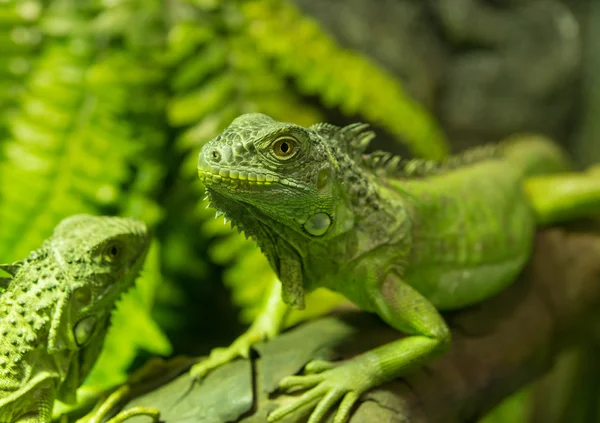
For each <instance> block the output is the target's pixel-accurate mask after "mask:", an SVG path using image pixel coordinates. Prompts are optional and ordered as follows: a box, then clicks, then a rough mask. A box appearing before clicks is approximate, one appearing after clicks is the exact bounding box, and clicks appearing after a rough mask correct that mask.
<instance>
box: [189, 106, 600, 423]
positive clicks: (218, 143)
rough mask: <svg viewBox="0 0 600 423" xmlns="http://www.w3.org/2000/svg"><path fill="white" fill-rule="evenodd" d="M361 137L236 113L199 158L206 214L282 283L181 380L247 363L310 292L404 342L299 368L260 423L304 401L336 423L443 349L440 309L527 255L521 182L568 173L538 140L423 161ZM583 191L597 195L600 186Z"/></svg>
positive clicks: (506, 279)
mask: <svg viewBox="0 0 600 423" xmlns="http://www.w3.org/2000/svg"><path fill="white" fill-rule="evenodd" d="M373 137H374V135H373V133H372V132H370V131H366V125H364V124H352V125H349V126H346V127H344V128H340V127H336V126H333V125H330V124H317V125H314V126H311V127H310V128H303V127H300V126H297V125H294V124H289V123H281V122H277V121H275V120H273V119H271V118H270V117H268V116H265V115H261V114H248V115H243V116H241V117H239V118H237V119H235V120H234V121H233V123H232V124H231V125H230V126H229V127H228V128H227V129H226V130H225V131H224V132H223V133H222V134H221V135H219V136H217V137H216V138H215V139H213V140H211V141H210V142H208V143H207V144H206V145H205V146H204V147H203V148H202V150H201V152H200V155H199V159H198V172H199V175H200V179H201V180H202V181H203V182H204V184H205V185H206V188H207V193H208V197H209V199H210V201H211V203H212V205H213V206H214V207H215V208H216V209H217V210H219V212H221V213H224V214H225V217H226V218H227V219H230V220H232V222H233V223H234V224H236V225H237V226H238V227H239V228H240V229H242V230H243V231H244V232H245V233H246V234H247V235H251V236H253V237H254V238H255V239H256V240H257V242H258V245H259V246H260V247H261V249H262V251H263V252H264V253H265V254H266V256H267V258H268V260H269V262H270V264H271V266H272V267H273V269H274V270H275V272H276V273H277V275H278V276H279V279H280V280H281V288H278V287H277V286H276V287H274V288H273V289H272V292H271V296H270V297H269V300H268V302H267V303H266V304H267V305H266V308H265V309H264V310H263V311H262V313H261V314H260V315H259V317H258V318H257V319H256V321H255V322H254V324H253V325H252V326H251V327H250V329H249V330H248V332H247V333H246V334H244V335H242V336H241V337H240V338H238V340H236V341H235V342H234V344H232V346H231V347H229V348H228V349H220V350H216V351H214V352H213V353H212V354H211V357H210V358H209V359H208V360H206V361H204V362H201V363H198V364H196V365H195V366H194V367H193V368H192V372H191V373H192V375H193V376H195V377H202V376H203V375H205V374H206V373H207V372H208V371H210V370H211V369H212V368H214V367H216V366H219V365H221V364H223V363H224V362H226V361H228V360H231V359H233V358H235V357H236V356H240V355H242V356H247V355H248V352H249V349H250V346H251V345H252V344H253V343H256V342H258V341H259V340H261V339H263V338H270V337H273V336H274V335H275V334H277V333H278V331H279V330H280V328H281V324H282V321H283V319H284V317H285V315H286V312H287V311H288V310H289V307H290V306H291V307H295V308H302V307H303V306H304V294H305V292H307V291H311V290H313V289H315V288H317V287H326V288H329V289H331V290H334V291H337V292H340V293H342V294H343V295H344V296H345V297H347V298H348V299H350V300H351V301H352V302H354V303H355V304H356V305H358V306H359V307H361V308H362V309H364V310H366V311H370V312H374V313H377V314H378V315H379V316H380V317H381V318H382V319H383V320H384V321H386V322H387V323H388V324H389V325H391V326H392V327H394V328H396V329H398V330H399V331H401V332H403V333H405V334H408V336H406V337H404V338H401V339H399V340H397V341H394V342H391V343H389V344H386V345H383V346H381V347H378V348H376V349H373V350H371V351H368V352H366V353H364V354H362V355H359V356H357V357H355V358H353V359H351V360H348V361H345V362H343V363H341V364H337V365H336V364H334V363H330V362H324V361H313V362H310V363H309V364H307V365H306V367H305V372H306V373H307V374H305V375H300V376H288V377H286V378H284V379H283V380H282V381H281V382H280V387H281V388H282V389H284V390H298V389H308V391H307V392H305V393H304V394H302V395H301V396H300V397H299V398H298V399H297V400H296V401H295V402H293V403H291V404H290V405H286V406H284V407H279V408H278V409H276V410H274V411H273V412H271V414H270V415H269V417H268V420H269V422H273V421H276V420H279V419H281V418H282V417H284V416H286V415H288V414H289V413H292V412H294V411H295V410H297V409H299V408H300V407H303V406H308V405H309V404H314V403H316V407H315V408H314V411H313V412H312V414H311V417H310V419H309V422H310V423H317V422H318V421H321V420H322V419H323V417H324V416H325V415H326V414H327V413H328V412H329V410H330V409H332V408H333V407H335V406H336V405H337V404H338V403H339V408H338V411H337V412H336V413H335V419H334V422H336V423H340V422H344V421H346V420H347V419H348V417H349V415H350V412H351V409H352V407H353V405H354V404H355V402H356V401H357V400H358V398H359V396H360V395H361V394H362V393H364V392H365V391H367V390H369V389H371V388H373V387H375V386H377V385H379V384H381V383H383V382H385V381H388V380H391V379H394V378H397V377H399V376H402V375H404V374H406V373H407V372H409V371H411V370H412V369H414V368H416V367H417V366H420V365H421V364H423V363H424V362H426V361H427V360H430V359H431V358H432V357H434V356H435V355H437V354H440V353H442V352H443V351H444V350H446V348H447V347H448V345H449V343H450V333H449V330H448V327H447V325H446V323H445V322H444V320H443V318H442V317H441V316H440V314H439V313H438V310H452V309H457V308H461V307H465V306H468V305H470V304H474V303H477V302H479V301H482V300H483V299H485V298H487V297H490V296H492V295H494V294H496V293H497V292H499V291H500V290H502V289H503V288H504V287H505V286H507V285H508V284H509V283H510V282H511V281H513V280H514V279H515V277H516V275H517V274H518V273H519V271H520V270H521V269H522V267H523V266H524V264H525V263H526V262H527V260H528V258H529V256H530V253H531V249H532V241H533V235H534V231H535V228H536V215H535V213H534V210H533V208H532V207H531V205H530V204H529V201H528V198H527V195H526V194H525V190H524V189H523V184H522V182H523V180H524V177H529V176H531V175H536V174H544V173H548V172H554V171H560V170H564V169H565V168H566V167H567V162H566V160H565V159H564V156H563V154H562V153H561V152H560V151H559V150H558V149H557V148H556V147H555V146H554V145H553V144H551V143H549V142H547V141H545V140H544V139H542V138H535V137H534V138H527V139H524V140H523V141H521V142H518V141H514V142H509V143H506V144H504V146H498V147H489V148H488V147H485V148H478V149H474V150H471V151H469V152H467V153H464V154H462V155H460V156H456V157H453V158H450V159H448V160H447V161H446V162H444V163H433V162H428V161H422V160H413V161H403V160H401V159H400V158H399V157H396V156H393V155H390V154H387V153H381V152H376V153H372V154H364V151H365V148H366V147H367V144H368V143H369V141H370V140H371V139H372V138H373ZM595 192H596V193H597V195H598V196H597V198H600V178H599V179H598V180H597V184H596V186H595ZM280 294H281V298H280ZM282 300H283V301H282Z"/></svg>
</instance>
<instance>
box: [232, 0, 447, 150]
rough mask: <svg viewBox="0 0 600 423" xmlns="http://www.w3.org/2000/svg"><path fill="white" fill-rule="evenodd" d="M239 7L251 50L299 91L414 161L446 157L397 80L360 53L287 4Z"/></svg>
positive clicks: (259, 1)
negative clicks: (380, 130)
mask: <svg viewBox="0 0 600 423" xmlns="http://www.w3.org/2000/svg"><path fill="white" fill-rule="evenodd" d="M240 7H241V10H242V11H243V14H244V17H245V18H246V20H247V21H248V22H249V23H250V25H249V26H248V36H249V37H250V39H251V40H252V41H253V42H254V45H255V49H256V50H257V51H259V52H260V54H261V55H266V56H267V57H270V58H272V59H273V60H275V62H276V63H277V66H278V70H279V73H281V74H282V75H286V76H288V75H289V76H291V77H293V78H294V79H295V81H296V83H297V85H298V88H299V89H300V90H301V91H302V92H303V93H306V94H309V95H318V96H319V97H320V98H321V100H322V101H323V103H324V104H325V105H326V106H329V107H339V108H340V109H341V110H342V111H343V112H344V113H345V114H347V115H354V114H356V113H359V114H361V115H362V116H364V117H365V118H367V119H368V120H369V121H370V122H372V123H377V124H380V125H382V126H383V127H385V128H387V129H388V130H389V131H390V132H391V133H393V134H395V135H396V136H398V137H399V138H400V139H402V140H404V141H405V142H406V144H407V146H408V147H409V148H410V149H411V150H412V152H413V153H414V154H415V155H417V156H419V157H424V158H429V159H441V158H443V157H444V156H445V155H446V154H447V152H448V145H447V142H446V140H445V138H444V135H443V133H442V131H441V129H440V128H439V126H438V125H437V123H436V122H435V121H434V119H433V118H432V117H431V115H430V114H429V113H428V112H427V110H426V109H425V107H423V106H422V105H421V104H419V103H417V102H416V101H415V100H413V99H412V98H410V97H409V95H408V94H407V93H406V92H405V91H404V89H403V87H402V85H401V84H400V82H399V81H398V79H397V78H395V77H393V76H392V75H391V74H390V73H389V72H387V71H386V70H384V69H383V68H381V67H380V66H378V65H376V64H375V63H374V62H373V61H371V60H369V59H367V58H366V57H364V56H363V55H360V54H358V53H355V52H353V51H350V50H346V49H342V48H341V47H340V46H339V45H337V43H336V42H335V40H334V39H333V38H332V37H330V36H329V35H327V34H326V33H324V32H323V31H322V30H321V29H320V28H319V26H318V25H317V24H316V22H314V21H313V20H312V19H310V18H307V17H305V16H303V15H302V13H301V12H300V11H299V10H298V9H297V7H296V6H295V5H293V3H292V2H291V1H289V0H248V1H243V2H241V6H240ZM298 46H302V48H298Z"/></svg>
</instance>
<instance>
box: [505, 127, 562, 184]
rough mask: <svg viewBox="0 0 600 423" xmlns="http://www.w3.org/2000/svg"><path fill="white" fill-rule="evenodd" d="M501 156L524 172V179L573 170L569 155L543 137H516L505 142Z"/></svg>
mask: <svg viewBox="0 0 600 423" xmlns="http://www.w3.org/2000/svg"><path fill="white" fill-rule="evenodd" d="M500 148H501V154H502V156H503V157H505V158H507V159H508V160H509V161H510V162H511V163H513V164H515V165H516V166H517V167H518V168H520V169H521V170H522V171H523V177H524V178H528V177H531V176H538V175H547V174H550V173H557V172H568V171H569V170H571V169H572V168H573V166H572V165H571V163H570V161H569V158H568V156H567V154H566V153H565V152H564V151H563V150H562V149H561V148H560V147H559V146H558V145H557V144H556V143H554V142H552V141H551V140H550V139H548V138H546V137H544V136H542V135H516V136H513V137H511V138H508V139H506V141H503V142H502V144H501V146H500Z"/></svg>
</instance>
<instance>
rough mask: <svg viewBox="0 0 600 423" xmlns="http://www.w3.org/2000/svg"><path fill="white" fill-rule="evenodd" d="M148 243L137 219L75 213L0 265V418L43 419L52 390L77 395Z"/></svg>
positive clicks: (9, 421) (10, 422)
mask: <svg viewBox="0 0 600 423" xmlns="http://www.w3.org/2000/svg"><path fill="white" fill-rule="evenodd" d="M149 244H150V234H149V232H148V229H147V227H146V225H145V224H144V223H143V222H140V221H138V220H135V219H129V218H118V217H94V216H87V215H78V216H73V217H70V218H67V219H65V220H63V221H62V222H61V223H60V224H59V225H58V226H57V227H56V228H55V230H54V233H53V235H52V236H51V237H50V238H49V239H48V240H47V241H45V242H44V244H43V245H42V246H41V247H40V248H39V249H37V250H36V251H33V252H32V253H31V254H30V255H29V257H27V258H26V259H24V260H22V261H18V262H15V263H12V264H6V265H0V269H2V270H3V271H5V272H6V273H8V274H9V275H11V277H10V278H0V284H1V286H2V290H3V292H2V293H1V295H0V422H3V423H34V422H35V423H47V422H50V421H51V417H52V407H53V403H54V400H55V399H56V398H57V399H59V400H61V401H63V402H67V403H72V402H74V401H75V391H76V389H77V388H78V387H79V385H81V383H82V382H83V380H84V379H85V377H86V376H87V374H88V373H89V371H90V370H91V368H92V366H93V364H94V362H95V361H96V358H97V357H98V354H99V353H100V350H101V348H102V343H103V342H104V336H105V334H106V331H107V328H108V324H109V318H110V313H111V310H112V309H113V307H114V305H115V302H116V301H117V299H118V298H119V297H120V296H121V294H122V293H123V292H125V291H126V290H127V289H128V288H130V287H132V286H133V284H134V281H135V278H136V276H137V274H138V272H139V270H140V268H141V266H142V263H143V262H144V259H145V257H146V253H147V251H148V247H149ZM147 411H148V410H142V411H140V414H151V413H147ZM122 420H123V418H120V417H118V418H115V420H111V421H122Z"/></svg>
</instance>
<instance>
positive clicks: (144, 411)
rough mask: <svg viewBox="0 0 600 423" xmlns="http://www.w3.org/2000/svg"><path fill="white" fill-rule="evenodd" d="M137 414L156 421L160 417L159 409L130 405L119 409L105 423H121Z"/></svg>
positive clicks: (155, 422)
mask: <svg viewBox="0 0 600 423" xmlns="http://www.w3.org/2000/svg"><path fill="white" fill-rule="evenodd" d="M137 416H148V417H150V418H151V419H152V422H154V423H157V422H158V421H159V419H160V411H158V410H157V409H156V408H152V407H132V408H128V409H127V410H123V411H121V412H120V413H119V414H117V415H116V416H115V417H113V418H112V419H110V420H109V421H107V422H106V423H122V422H124V421H125V420H127V419H129V418H131V417H137Z"/></svg>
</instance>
